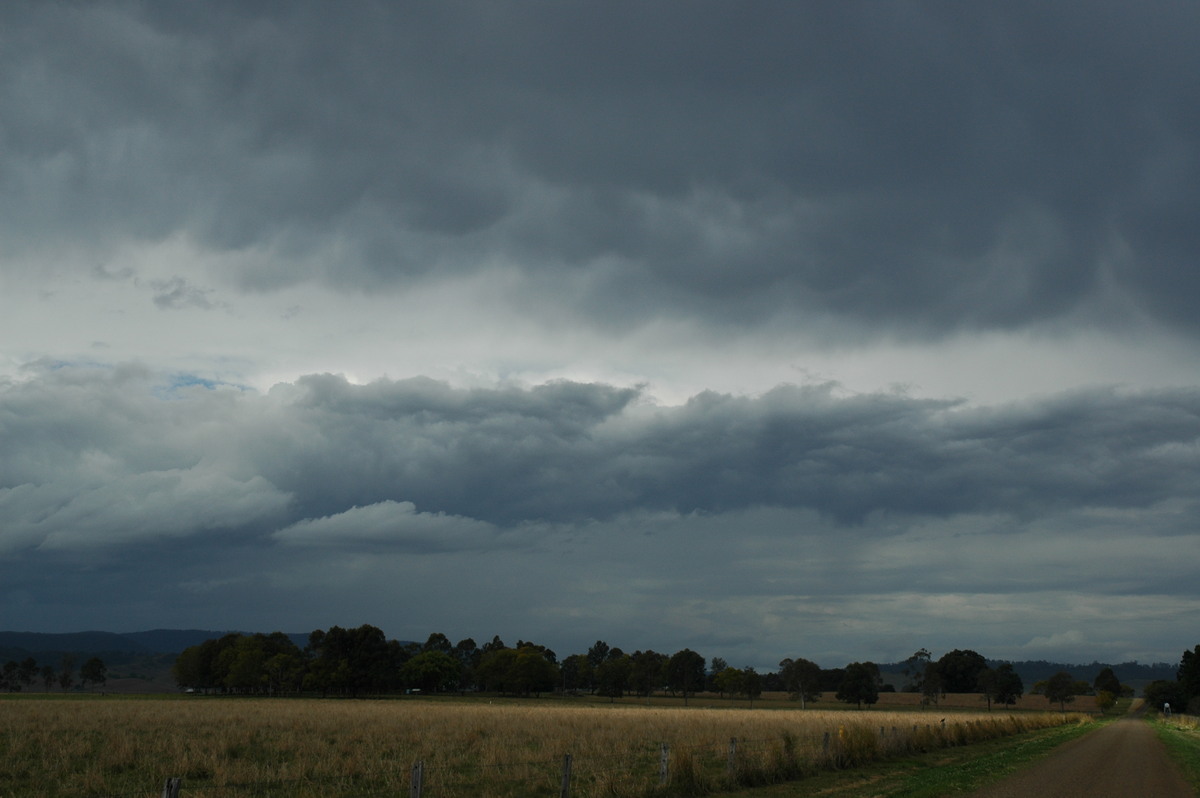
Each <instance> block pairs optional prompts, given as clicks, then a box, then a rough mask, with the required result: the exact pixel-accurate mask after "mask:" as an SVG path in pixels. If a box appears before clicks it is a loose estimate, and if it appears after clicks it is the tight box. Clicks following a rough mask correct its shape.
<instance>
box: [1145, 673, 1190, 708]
mask: <svg viewBox="0 0 1200 798" xmlns="http://www.w3.org/2000/svg"><path fill="white" fill-rule="evenodd" d="M1142 695H1143V696H1144V697H1145V699H1146V703H1147V704H1149V705H1150V706H1152V707H1154V708H1155V709H1158V710H1161V709H1162V708H1163V706H1164V705H1165V704H1170V705H1171V708H1172V709H1173V710H1174V711H1176V712H1178V711H1179V710H1180V709H1182V708H1183V707H1185V706H1187V694H1186V693H1184V691H1183V685H1182V684H1180V683H1179V682H1178V681H1174V682H1172V681H1167V680H1166V679H1159V680H1157V681H1153V682H1150V684H1148V685H1146V687H1145V689H1143V690H1142Z"/></svg>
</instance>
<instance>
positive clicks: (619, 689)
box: [596, 654, 633, 701]
mask: <svg viewBox="0 0 1200 798" xmlns="http://www.w3.org/2000/svg"><path fill="white" fill-rule="evenodd" d="M632 673H633V658H632V657H630V656H629V655H627V654H622V655H621V656H619V657H609V658H608V659H606V660H604V662H601V663H600V667H598V668H597V669H596V691H597V692H598V693H599V694H600V695H603V696H608V698H609V700H610V701H616V700H617V699H618V698H620V697H621V696H623V695H625V690H626V688H627V687H628V685H629V677H630V675H631V674H632Z"/></svg>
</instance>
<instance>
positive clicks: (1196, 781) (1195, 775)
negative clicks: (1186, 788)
mask: <svg viewBox="0 0 1200 798" xmlns="http://www.w3.org/2000/svg"><path fill="white" fill-rule="evenodd" d="M1151 723H1152V725H1153V726H1154V730H1155V731H1156V732H1158V738H1159V739H1160V740H1162V741H1163V743H1164V744H1165V745H1166V746H1167V753H1169V754H1170V755H1171V758H1172V759H1173V760H1175V763H1176V764H1177V765H1179V769H1180V771H1182V772H1183V777H1184V778H1185V779H1187V781H1188V784H1191V785H1192V789H1194V790H1195V791H1196V794H1197V795H1200V727H1198V726H1197V725H1195V724H1186V723H1179V722H1172V721H1169V720H1161V719H1160V720H1155V721H1151Z"/></svg>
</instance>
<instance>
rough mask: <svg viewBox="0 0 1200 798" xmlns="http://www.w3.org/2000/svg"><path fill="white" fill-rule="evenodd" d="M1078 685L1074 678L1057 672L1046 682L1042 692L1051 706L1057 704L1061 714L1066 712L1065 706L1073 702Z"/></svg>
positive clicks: (1065, 673)
mask: <svg viewBox="0 0 1200 798" xmlns="http://www.w3.org/2000/svg"><path fill="white" fill-rule="evenodd" d="M1077 690H1078V685H1077V684H1076V682H1075V677H1073V676H1072V675H1071V674H1069V673H1067V672H1066V671H1059V672H1058V673H1056V674H1054V675H1053V676H1051V677H1050V678H1049V679H1047V680H1046V682H1045V684H1044V686H1043V688H1042V692H1043V694H1044V695H1045V696H1046V700H1047V701H1049V702H1050V703H1051V704H1054V703H1057V704H1058V708H1059V710H1060V711H1062V712H1066V711H1067V704H1069V703H1071V702H1072V701H1074V700H1075V696H1076V694H1077Z"/></svg>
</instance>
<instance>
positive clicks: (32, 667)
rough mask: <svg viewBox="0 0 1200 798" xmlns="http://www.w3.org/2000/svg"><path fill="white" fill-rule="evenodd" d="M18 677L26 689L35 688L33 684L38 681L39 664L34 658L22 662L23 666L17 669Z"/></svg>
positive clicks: (27, 658)
mask: <svg viewBox="0 0 1200 798" xmlns="http://www.w3.org/2000/svg"><path fill="white" fill-rule="evenodd" d="M17 676H18V677H19V678H20V680H21V684H23V685H25V686H26V687H33V683H34V682H35V681H37V677H38V664H37V660H36V659H34V658H33V657H26V658H25V659H23V660H21V664H20V665H19V666H18V668H17Z"/></svg>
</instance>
